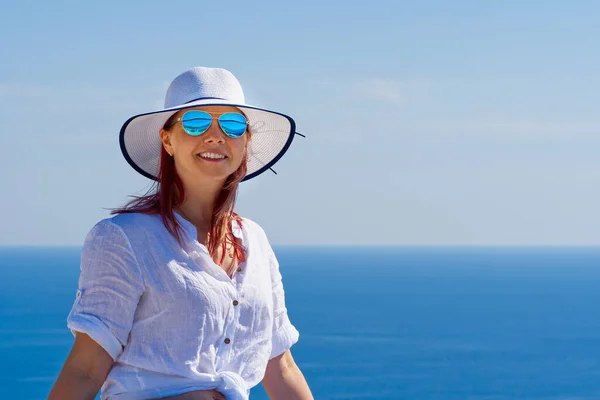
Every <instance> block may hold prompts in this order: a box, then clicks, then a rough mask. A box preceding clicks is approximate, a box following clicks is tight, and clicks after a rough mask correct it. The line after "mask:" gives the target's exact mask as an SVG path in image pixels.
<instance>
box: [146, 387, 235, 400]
mask: <svg viewBox="0 0 600 400" xmlns="http://www.w3.org/2000/svg"><path fill="white" fill-rule="evenodd" d="M152 400H227V399H226V398H225V396H223V394H221V392H218V391H216V390H215V389H212V390H194V391H193V392H187V393H182V394H178V395H177V396H169V397H161V398H160V399H152Z"/></svg>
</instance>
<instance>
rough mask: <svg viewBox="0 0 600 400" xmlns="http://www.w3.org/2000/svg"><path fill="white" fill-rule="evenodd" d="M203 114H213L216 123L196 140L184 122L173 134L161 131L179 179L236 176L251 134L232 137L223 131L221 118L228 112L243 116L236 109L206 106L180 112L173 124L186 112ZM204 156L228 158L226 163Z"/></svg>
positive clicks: (174, 126) (172, 131)
mask: <svg viewBox="0 0 600 400" xmlns="http://www.w3.org/2000/svg"><path fill="white" fill-rule="evenodd" d="M189 110H200V111H206V112H208V113H210V115H211V116H212V117H213V121H212V123H211V125H210V127H209V128H208V130H207V131H206V132H204V133H203V134H201V135H198V136H192V135H189V134H188V133H186V132H185V131H184V130H183V126H182V124H181V122H177V123H175V124H174V125H173V126H172V127H171V128H169V130H164V129H161V131H160V137H161V140H162V142H163V146H164V147H165V149H166V150H167V152H168V153H170V154H172V155H173V158H174V159H175V168H176V170H177V173H178V174H179V176H180V177H181V178H182V179H183V180H184V181H187V179H185V178H191V179H192V180H193V179H194V178H196V177H206V178H209V179H215V180H222V181H224V180H225V179H227V177H228V176H229V175H231V174H232V173H233V172H235V171H236V170H237V169H238V168H239V167H240V165H241V164H242V161H243V159H244V156H245V152H246V145H247V142H248V132H246V133H245V134H243V135H242V136H241V137H239V138H232V137H229V136H227V135H226V134H225V132H223V131H222V130H221V127H220V126H219V121H218V118H219V116H221V114H224V113H228V112H236V113H240V110H239V109H237V108H236V107H232V106H202V107H195V108H192V109H186V110H180V111H178V112H177V113H176V114H175V116H173V117H172V118H171V120H172V121H173V120H176V119H177V118H180V117H181V116H183V114H184V113H185V112H186V111H189ZM202 153H217V154H222V155H224V156H226V158H224V159H210V158H204V157H202V156H200V154H202Z"/></svg>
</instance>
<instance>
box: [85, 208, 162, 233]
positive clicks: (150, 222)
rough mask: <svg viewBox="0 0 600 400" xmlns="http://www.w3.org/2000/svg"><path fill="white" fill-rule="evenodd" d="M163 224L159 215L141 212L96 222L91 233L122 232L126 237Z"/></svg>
mask: <svg viewBox="0 0 600 400" xmlns="http://www.w3.org/2000/svg"><path fill="white" fill-rule="evenodd" d="M158 224H162V220H161V218H160V216H159V215H151V214H144V213H139V212H132V213H122V214H116V215H113V216H112V217H107V218H103V219H101V220H100V221H98V222H96V223H95V224H94V226H93V227H92V228H91V231H120V232H121V233H122V234H124V235H125V236H127V237H129V236H132V235H135V233H136V232H139V231H141V230H146V229H152V228H155V227H157V226H158Z"/></svg>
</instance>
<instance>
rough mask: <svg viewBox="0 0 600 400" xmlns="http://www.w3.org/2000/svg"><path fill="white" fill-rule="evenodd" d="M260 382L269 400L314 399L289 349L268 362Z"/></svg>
mask: <svg viewBox="0 0 600 400" xmlns="http://www.w3.org/2000/svg"><path fill="white" fill-rule="evenodd" d="M262 384H263V387H264V388H265V391H266V392H267V394H268V395H269V399H271V400H314V397H313V395H312V393H311V392H310V388H309V387H308V383H307V382H306V379H304V375H302V372H301V371H300V368H298V366H297V365H296V362H295V361H294V358H293V357H292V352H291V351H290V350H286V351H285V352H284V353H283V354H281V355H280V356H277V357H275V358H273V359H271V360H270V361H269V362H268V364H267V370H266V372H265V377H264V378H263V380H262Z"/></svg>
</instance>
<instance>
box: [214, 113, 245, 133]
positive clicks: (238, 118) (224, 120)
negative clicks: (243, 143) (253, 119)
mask: <svg viewBox="0 0 600 400" xmlns="http://www.w3.org/2000/svg"><path fill="white" fill-rule="evenodd" d="M246 123H247V121H246V118H245V117H244V116H243V115H242V114H238V113H226V114H223V115H221V116H220V117H219V125H221V129H223V132H225V133H226V134H227V135H228V136H231V137H234V138H238V137H240V136H242V135H243V134H244V132H246Z"/></svg>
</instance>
